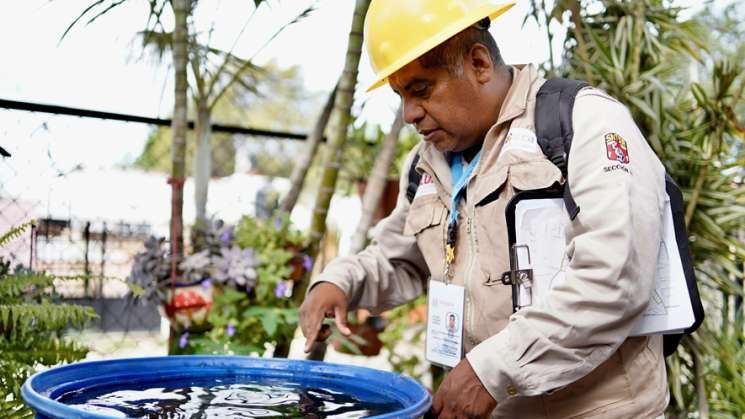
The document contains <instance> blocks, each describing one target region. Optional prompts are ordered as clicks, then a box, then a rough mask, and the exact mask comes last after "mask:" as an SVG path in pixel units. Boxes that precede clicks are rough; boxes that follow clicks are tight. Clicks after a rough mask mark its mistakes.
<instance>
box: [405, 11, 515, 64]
mask: <svg viewBox="0 0 745 419" xmlns="http://www.w3.org/2000/svg"><path fill="white" fill-rule="evenodd" d="M490 23H491V22H490V21H489V18H488V17H487V18H484V19H481V20H479V21H478V22H477V23H475V24H474V25H471V26H469V27H467V28H466V29H464V30H462V31H460V32H458V33H457V34H455V35H453V36H452V37H450V38H449V39H448V40H447V41H445V42H443V43H441V44H440V45H438V46H436V47H434V48H433V49H431V50H429V51H428V52H427V53H426V54H424V55H422V56H421V57H419V64H421V65H422V67H424V68H434V67H445V68H447V70H448V71H449V72H450V73H452V74H460V71H461V70H462V69H463V57H465V56H466V54H468V52H469V51H470V50H471V48H472V47H473V46H474V44H477V43H478V44H481V45H483V46H485V47H486V49H487V50H488V51H489V55H490V56H491V60H492V63H493V64H494V66H495V67H499V66H503V65H504V60H503V59H502V54H501V53H500V52H499V47H498V46H497V42H496V41H495V40H494V37H493V36H492V35H491V33H489V31H488V29H489V25H490Z"/></svg>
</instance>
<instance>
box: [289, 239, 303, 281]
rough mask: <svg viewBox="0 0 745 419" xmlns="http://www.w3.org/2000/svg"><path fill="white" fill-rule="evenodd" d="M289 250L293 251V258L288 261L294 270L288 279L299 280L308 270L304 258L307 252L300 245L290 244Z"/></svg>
mask: <svg viewBox="0 0 745 419" xmlns="http://www.w3.org/2000/svg"><path fill="white" fill-rule="evenodd" d="M287 250H289V251H290V252H292V259H290V261H289V262H288V264H289V267H290V269H292V271H291V272H290V275H289V276H288V278H287V279H288V280H290V281H292V282H298V281H300V280H301V279H302V278H303V275H304V274H305V272H306V269H305V264H304V260H303V259H304V258H305V257H306V254H305V253H304V252H303V250H302V249H301V248H299V247H298V246H288V247H287Z"/></svg>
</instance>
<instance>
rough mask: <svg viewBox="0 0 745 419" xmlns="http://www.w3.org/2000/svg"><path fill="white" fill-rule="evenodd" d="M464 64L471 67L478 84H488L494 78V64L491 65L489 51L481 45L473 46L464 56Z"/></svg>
mask: <svg viewBox="0 0 745 419" xmlns="http://www.w3.org/2000/svg"><path fill="white" fill-rule="evenodd" d="M465 64H466V65H467V66H469V67H471V69H472V70H473V74H474V76H475V78H476V80H477V81H478V82H479V83H482V84H485V83H488V82H489V81H491V79H492V77H494V63H492V60H491V55H489V50H488V49H486V47H485V46H484V45H482V44H479V43H475V44H473V46H472V47H471V50H470V51H468V54H466V59H465Z"/></svg>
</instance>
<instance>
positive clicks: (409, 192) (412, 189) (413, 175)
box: [406, 153, 422, 203]
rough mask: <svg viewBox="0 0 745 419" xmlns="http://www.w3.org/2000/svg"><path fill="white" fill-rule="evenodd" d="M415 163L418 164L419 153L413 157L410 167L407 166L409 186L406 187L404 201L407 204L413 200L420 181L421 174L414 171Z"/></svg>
mask: <svg viewBox="0 0 745 419" xmlns="http://www.w3.org/2000/svg"><path fill="white" fill-rule="evenodd" d="M417 163H419V153H416V154H415V155H414V159H413V160H412V161H411V166H409V185H408V186H407V187H406V199H408V200H409V203H411V201H413V200H414V196H415V195H416V190H417V189H419V181H420V180H421V179H422V174H421V173H419V172H417V171H416V164H417Z"/></svg>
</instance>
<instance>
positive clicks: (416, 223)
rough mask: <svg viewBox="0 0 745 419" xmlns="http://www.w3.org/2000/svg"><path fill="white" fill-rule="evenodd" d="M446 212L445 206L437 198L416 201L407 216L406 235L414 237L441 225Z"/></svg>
mask: <svg viewBox="0 0 745 419" xmlns="http://www.w3.org/2000/svg"><path fill="white" fill-rule="evenodd" d="M444 210H445V208H444V206H443V205H442V203H440V201H439V199H438V198H437V197H436V196H432V197H426V198H420V199H417V200H414V202H413V203H412V204H411V208H409V214H408V215H407V216H406V224H405V225H404V235H405V236H414V235H417V234H419V233H421V232H422V231H423V230H425V229H427V228H429V227H435V226H437V225H440V223H441V222H442V213H443V211H444Z"/></svg>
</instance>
